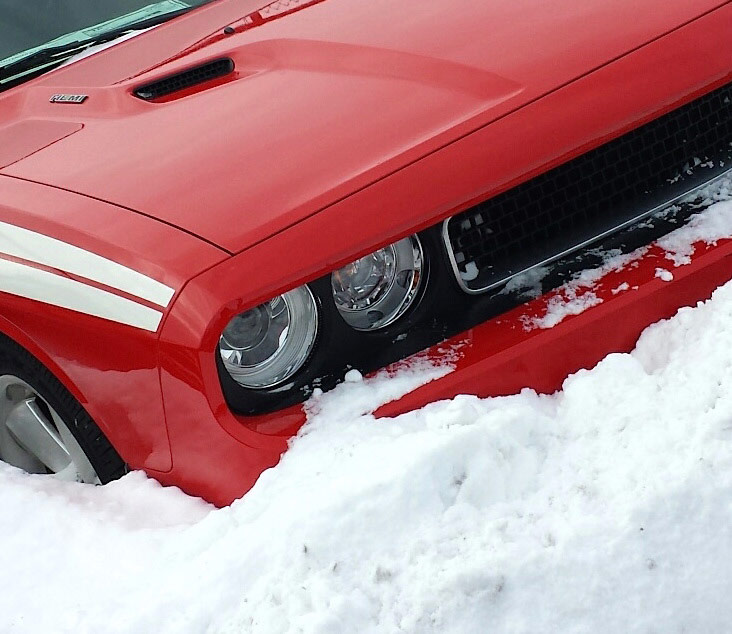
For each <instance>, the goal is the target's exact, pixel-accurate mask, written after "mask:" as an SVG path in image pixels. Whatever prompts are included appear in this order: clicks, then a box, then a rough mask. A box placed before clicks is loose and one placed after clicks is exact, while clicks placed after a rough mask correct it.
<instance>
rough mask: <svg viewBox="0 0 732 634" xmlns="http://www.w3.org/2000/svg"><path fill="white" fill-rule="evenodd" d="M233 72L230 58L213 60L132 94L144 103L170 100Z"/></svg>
mask: <svg viewBox="0 0 732 634" xmlns="http://www.w3.org/2000/svg"><path fill="white" fill-rule="evenodd" d="M233 70H234V62H233V61H232V60H231V59H230V58H228V57H225V58H223V59H215V60H213V61H211V62H206V63H205V64H198V65H197V66H194V67H192V68H188V69H186V70H184V71H181V72H179V73H175V74H173V75H168V76H167V77H163V78H162V79H158V80H156V81H154V82H151V83H149V84H145V85H144V86H139V87H138V88H135V90H134V93H133V94H134V95H135V96H136V97H139V98H140V99H144V100H145V101H156V100H159V99H163V98H165V97H168V98H170V96H171V95H175V94H176V93H182V92H184V91H186V94H190V91H191V90H192V89H195V88H199V89H202V88H203V87H205V86H206V85H208V84H210V82H213V81H215V80H217V79H220V78H222V77H226V76H227V75H229V74H231V72H232V71H233Z"/></svg>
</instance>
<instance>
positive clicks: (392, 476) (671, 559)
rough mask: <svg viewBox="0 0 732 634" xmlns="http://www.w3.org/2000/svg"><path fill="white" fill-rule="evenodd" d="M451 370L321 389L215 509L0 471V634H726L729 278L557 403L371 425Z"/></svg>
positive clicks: (531, 399) (731, 507)
mask: <svg viewBox="0 0 732 634" xmlns="http://www.w3.org/2000/svg"><path fill="white" fill-rule="evenodd" d="M710 212H711V214H712V215H710V216H708V217H710V218H717V219H720V218H730V217H732V203H717V204H716V205H714V206H713V207H712V208H711V209H710ZM707 228H708V227H707ZM697 229H698V227H697ZM687 231H689V230H687ZM694 235H698V234H694ZM718 235H719V232H717V233H715V234H714V235H710V236H707V237H708V238H709V239H713V238H714V237H715V236H717V237H718ZM676 238H679V236H678V235H677V236H676ZM669 240H671V242H669V243H668V244H669V248H670V249H671V247H672V246H673V247H674V248H673V249H671V250H672V251H674V253H676V254H677V258H678V261H671V260H669V265H668V269H669V271H673V268H674V265H675V264H679V265H682V266H683V259H684V253H686V252H685V251H683V244H688V240H687V241H686V242H683V241H682V242H683V244H681V243H677V244H675V245H673V244H672V242H673V240H674V238H669ZM687 255H688V253H687ZM731 273H732V272H731ZM448 370H449V368H445V367H424V366H421V367H416V368H411V369H407V370H405V371H404V372H403V373H402V374H401V375H399V376H397V377H396V378H386V377H383V376H382V377H378V378H375V379H369V380H361V379H360V377H358V376H357V375H353V376H351V377H350V379H351V380H349V381H348V382H346V383H344V384H343V385H342V386H340V387H339V388H338V389H336V390H335V391H333V392H330V393H328V394H325V395H319V396H318V397H317V398H316V399H315V400H314V401H313V402H311V403H310V404H309V406H308V407H309V412H310V415H309V422H308V424H307V425H306V427H305V428H304V430H303V432H302V433H301V435H300V436H298V438H296V439H295V440H294V441H293V443H292V448H291V450H290V451H289V452H288V453H287V454H286V455H285V456H284V458H283V460H282V462H281V463H280V465H279V466H277V467H276V468H274V469H271V470H270V471H268V472H266V473H265V474H264V475H263V476H262V478H261V479H260V481H259V482H258V483H257V485H256V486H255V488H254V489H253V490H252V491H251V492H250V493H249V494H248V495H247V496H245V498H243V499H242V500H239V501H238V502H236V503H235V504H233V505H232V506H231V507H229V508H226V509H221V510H214V509H213V508H212V507H210V506H208V505H207V504H205V503H203V502H201V501H200V500H197V499H193V498H189V497H187V496H185V495H184V494H183V493H181V492H180V491H178V490H175V489H163V488H161V487H160V486H159V485H157V484H156V483H155V482H154V481H151V480H148V479H146V478H145V476H144V475H142V474H141V473H131V474H129V475H128V476H126V477H125V478H123V479H122V480H121V481H118V482H115V483H112V484H110V485H108V486H106V487H98V488H94V487H88V486H83V485H76V484H71V483H64V482H58V481H55V480H52V479H49V478H47V477H43V476H30V475H25V474H23V473H21V472H19V471H17V470H15V469H12V468H10V467H7V466H3V465H0V508H2V513H0V589H1V591H0V632H3V633H6V632H7V633H10V632H18V633H19V632H29V633H33V634H37V633H39V632H44V633H56V632H69V633H74V634H80V633H84V632H90V633H95V634H96V633H99V632H106V633H114V632H124V633H141V634H148V633H150V634H152V633H164V632H183V633H189V632H190V633H199V632H211V633H213V632H218V633H224V632H242V633H249V632H252V633H267V634H273V633H279V632H292V633H294V632H308V633H319V634H345V633H349V632H354V633H359V634H361V633H370V632H379V633H381V632H384V633H389V634H390V633H393V632H413V633H431V632H440V633H451V632H455V633H461V634H463V633H476V634H478V633H481V634H482V633H484V632H562V633H563V634H566V633H569V632H592V633H602V632H608V633H613V634H615V633H618V632H623V633H626V632H659V633H661V632H662V633H668V632H699V633H705V634H706V633H716V632H719V633H722V632H729V631H730V629H731V628H732V626H731V625H730V623H732V601H730V597H731V596H732V282H731V283H728V284H727V285H726V286H723V287H722V288H720V289H718V290H717V291H716V293H715V294H714V296H713V297H712V299H711V300H709V301H707V302H706V303H704V304H700V305H699V306H697V307H694V308H685V309H683V310H681V311H680V312H679V313H678V314H677V315H676V316H675V317H674V318H672V319H670V320H668V321H665V322H662V323H658V324H655V325H653V326H651V327H650V328H648V329H647V330H646V331H645V333H644V334H643V335H642V337H641V339H640V341H639V342H638V345H637V347H636V349H635V350H634V351H633V352H632V353H630V354H611V355H609V356H608V357H607V358H606V359H605V360H603V361H602V362H601V363H600V364H599V365H598V366H597V367H595V368H594V369H592V370H590V371H582V372H579V373H577V374H576V375H573V376H571V377H569V378H567V380H566V381H565V383H564V386H563V389H562V391H560V392H558V393H556V394H554V395H550V396H548V395H544V396H540V395H537V394H535V393H534V392H532V391H530V390H525V391H524V392H522V393H521V394H518V395H515V396H510V397H504V398H493V399H484V400H481V399H478V398H474V397H468V396H461V397H457V398H455V399H453V400H451V401H446V402H440V403H433V404H431V405H428V406H427V407H425V408H424V409H422V410H419V411H415V412H412V413H409V414H405V415H403V416H400V417H398V418H396V419H390V420H375V419H374V418H373V417H372V416H371V415H370V414H369V413H368V412H369V411H370V410H372V409H373V408H374V407H375V406H376V405H378V404H379V403H380V402H384V401H386V400H389V399H391V398H393V397H394V396H395V394H398V393H399V392H403V391H405V390H408V389H410V388H412V387H414V385H416V384H418V383H421V382H423V381H425V380H428V379H430V378H433V377H434V376H437V375H438V374H439V373H441V372H445V371H448Z"/></svg>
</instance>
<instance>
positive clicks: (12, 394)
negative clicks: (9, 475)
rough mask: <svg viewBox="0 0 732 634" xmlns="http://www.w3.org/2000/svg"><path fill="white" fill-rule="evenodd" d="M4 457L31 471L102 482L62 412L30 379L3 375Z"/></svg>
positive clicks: (0, 420)
mask: <svg viewBox="0 0 732 634" xmlns="http://www.w3.org/2000/svg"><path fill="white" fill-rule="evenodd" d="M0 460H3V461H4V462H7V463H8V464H11V465H13V466H14V467H19V468H20V469H23V470H24V471H27V472H29V473H44V474H51V475H53V476H54V477H56V478H59V479H60V480H68V481H72V482H73V481H76V482H87V483H90V484H100V480H99V477H98V476H97V473H96V471H95V470H94V467H92V465H91V463H90V462H89V459H88V458H87V457H86V454H85V453H84V451H83V450H82V448H81V447H80V446H79V443H78V442H77V440H76V438H74V436H73V434H72V433H71V432H70V431H69V428H68V427H67V425H66V423H64V421H63V419H62V418H61V416H59V415H58V413H57V412H56V411H55V410H54V409H53V408H52V407H51V406H50V405H49V404H48V403H47V402H46V401H45V400H43V398H42V397H41V396H40V395H39V394H38V393H37V392H36V391H35V390H34V389H33V388H32V387H31V386H30V385H28V383H26V382H25V381H23V380H22V379H20V378H18V377H17V376H13V375H11V374H5V375H2V376H0Z"/></svg>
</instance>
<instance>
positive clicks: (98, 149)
mask: <svg viewBox="0 0 732 634" xmlns="http://www.w3.org/2000/svg"><path fill="white" fill-rule="evenodd" d="M277 4H278V5H279V6H281V5H283V4H291V5H296V4H302V2H298V1H297V0H279V2H278V3H277ZM723 4H726V3H725V2H722V1H720V0H665V1H664V2H660V0H658V1H656V2H646V3H639V2H638V0H589V1H588V2H577V1H576V0H560V2H546V0H515V1H512V2H506V1H504V0H483V1H479V0H476V1H473V2H455V0H430V1H429V2H425V0H370V1H369V2H363V1H362V0H325V1H324V2H316V3H314V4H312V5H311V6H309V7H307V8H306V9H305V10H302V11H298V12H294V13H291V14H288V15H285V16H284V17H282V18H281V19H277V20H273V21H271V22H266V23H264V24H262V25H261V26H258V27H257V28H250V29H247V30H244V31H241V32H237V33H236V34H234V35H230V36H223V34H222V29H223V27H224V26H225V25H227V24H229V23H231V22H234V21H235V20H236V19H237V18H241V17H242V15H243V14H246V13H247V12H248V11H251V10H253V9H255V8H256V7H257V6H258V5H261V1H260V2H248V3H247V2H244V3H242V2H240V1H239V2H235V1H233V0H219V2H214V3H213V4H211V5H208V6H206V7H203V8H201V9H199V10H197V11H194V12H192V13H191V14H189V15H187V16H184V17H183V18H179V19H177V20H174V21H172V22H170V23H168V24H165V25H163V26H161V27H158V28H156V29H153V30H151V31H149V32H146V33H143V34H141V35H139V36H137V37H135V38H133V39H131V40H129V41H127V42H122V43H120V44H118V45H116V46H113V47H112V48H109V49H107V50H104V51H101V52H99V53H97V54H95V55H93V56H91V57H88V58H86V59H82V60H79V61H77V62H75V63H73V64H70V65H69V66H67V67H64V68H61V69H58V70H56V71H53V72H51V73H48V74H47V75H44V76H41V77H40V78H38V79H36V80H34V81H32V82H29V83H27V84H24V85H21V86H19V87H16V88H14V89H11V90H10V91H8V92H7V93H5V94H4V95H3V96H2V97H0V121H1V122H2V124H0V126H1V127H0V148H5V149H4V151H0V167H3V166H4V168H3V169H2V170H0V173H4V174H8V175H12V176H17V177H20V178H24V179H28V180H34V181H40V182H43V183H46V184H50V185H53V186H56V187H60V188H64V189H67V190H71V191H74V192H78V193H82V194H85V195H88V196H92V197H95V198H98V199H102V200H105V201H109V202H112V203H115V204H117V205H120V206H123V207H127V208H129V209H133V210H136V211H138V212H140V213H143V214H146V215H149V216H152V217H155V218H158V219H160V220H162V221H164V222H166V223H169V224H172V225H175V226H178V227H180V228H182V229H184V230H186V231H189V232H192V233H194V234H196V235H198V236H200V237H202V238H204V239H206V240H208V241H210V242H212V243H215V244H216V245H219V246H221V247H223V248H225V249H227V250H229V251H231V252H236V251H240V250H241V249H243V248H246V247H247V246H248V245H251V244H253V243H255V242H257V241H260V240H262V239H264V238H266V237H267V236H269V235H272V234H273V233H275V232H277V231H279V230H282V229H283V228H285V227H287V226H289V225H291V224H293V223H295V222H297V221H298V220H300V219H302V218H304V217H306V216H308V215H310V214H312V213H314V212H315V211H317V210H319V209H321V208H323V207H324V206H327V205H328V204H330V203H332V202H334V201H337V200H339V199H341V198H343V197H344V196H346V195H348V194H349V193H351V192H353V191H355V190H357V189H359V188H361V187H364V186H366V185H368V184H369V183H371V182H374V181H375V180H377V179H379V178H381V177H383V176H384V175H385V174H388V173H390V172H392V171H394V170H395V169H398V168H399V167H400V166H402V165H404V164H406V163H408V162H411V161H414V160H415V159H417V158H419V157H420V156H423V155H425V154H427V153H429V152H430V151H432V150H434V149H436V148H437V147H440V146H442V145H444V144H446V143H448V142H450V141H451V140H453V139H455V138H457V137H458V136H461V135H464V134H466V133H467V132H469V131H471V130H474V129H476V128H478V127H480V126H483V125H485V124H486V123H489V122H490V121H492V120H494V119H496V118H497V117H500V116H501V115H503V114H505V113H507V112H509V111H511V110H514V109H516V108H518V107H520V106H522V105H523V104H526V103H528V102H529V101H532V100H534V99H536V98H537V97H539V96H541V95H543V94H546V93H547V92H549V91H551V90H552V89H554V88H557V87H559V86H561V85H563V84H565V83H567V82H568V81H571V80H572V79H575V78H577V77H579V76H581V75H583V74H586V73H587V72H589V71H591V70H593V69H595V68H597V67H598V66H601V65H603V64H605V63H607V62H608V61H610V60H612V59H614V58H616V57H618V56H620V55H622V54H624V53H626V52H628V51H630V50H633V49H634V48H637V47H639V46H641V45H643V44H644V43H646V42H648V41H650V40H652V39H654V38H656V37H659V36H661V35H663V34H664V33H666V32H668V31H670V30H673V29H674V28H676V27H678V26H679V25H681V24H683V23H685V22H688V21H690V20H692V19H694V18H695V17H698V16H699V15H701V14H703V13H705V12H708V11H709V10H711V9H713V8H715V7H717V6H721V5H723ZM241 24H242V22H239V25H241ZM211 34H214V36H213V37H208V38H207V36H209V35H211ZM202 40H203V41H202ZM221 56H229V57H231V58H232V59H233V60H234V62H235V64H236V75H235V79H234V80H233V81H229V82H226V83H223V84H220V85H217V86H215V87H213V88H209V89H207V90H203V91H201V92H198V93H196V94H189V95H186V96H182V97H181V98H178V99H171V100H169V101H167V102H166V103H155V104H153V103H147V102H143V101H141V100H139V99H137V98H136V97H134V96H132V94H131V90H132V89H133V88H134V87H136V86H138V85H140V84H142V83H147V82H149V81H150V80H151V79H155V78H158V77H162V76H166V75H168V74H170V73H173V72H177V71H179V70H181V69H185V68H187V67H189V66H191V65H194V64H197V63H199V62H202V61H206V60H210V59H215V58H218V57H221ZM54 93H84V94H88V95H89V98H88V99H87V100H86V101H85V102H84V103H83V104H58V103H49V101H48V99H49V96H50V95H51V94H54ZM40 122H42V123H40ZM31 130H32V131H33V132H31ZM41 148H43V149H41ZM387 209H388V207H387V201H385V208H384V210H382V209H374V213H383V212H387V213H388V211H387Z"/></svg>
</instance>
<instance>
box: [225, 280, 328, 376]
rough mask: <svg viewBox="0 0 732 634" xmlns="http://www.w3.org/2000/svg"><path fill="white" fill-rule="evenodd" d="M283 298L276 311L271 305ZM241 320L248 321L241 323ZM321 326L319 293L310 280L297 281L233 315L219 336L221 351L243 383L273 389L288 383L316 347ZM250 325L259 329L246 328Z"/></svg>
mask: <svg viewBox="0 0 732 634" xmlns="http://www.w3.org/2000/svg"><path fill="white" fill-rule="evenodd" d="M280 303H281V304H282V306H280V310H278V312H277V313H276V314H275V313H274V312H273V307H274V306H275V305H276V304H280ZM255 313H256V315H255ZM285 313H286V315H285ZM242 320H246V321H245V323H244V324H241V325H240V322H241V321H242ZM265 320H266V321H267V323H266V324H264V323H263V322H264V321H265ZM277 322H279V323H277ZM237 326H239V327H238V328H237ZM318 326H319V316H318V305H317V302H316V300H315V296H314V295H313V293H312V291H311V290H310V288H309V287H308V286H307V285H303V286H298V287H297V288H294V289H292V290H290V291H287V292H286V293H283V294H281V295H278V296H276V297H274V298H272V299H271V300H269V301H267V302H264V303H262V304H259V305H258V306H255V307H253V308H251V309H249V310H247V311H244V312H242V313H239V314H237V315H235V316H234V317H233V318H232V319H231V320H230V321H229V322H228V324H227V325H226V327H225V328H224V330H223V332H222V333H221V336H220V337H219V344H218V353H219V355H220V356H221V360H222V362H223V366H224V368H225V369H226V371H227V372H228V374H229V375H230V376H231V378H232V379H234V381H236V382H237V383H238V384H239V385H241V386H242V387H244V388H246V389H251V390H264V389H269V388H273V387H276V386H280V385H283V384H285V383H287V382H288V381H289V380H290V379H291V378H292V377H293V376H294V375H295V374H296V373H297V372H298V371H299V370H300V369H301V368H302V367H303V366H304V365H305V363H306V362H307V360H308V358H309V357H310V355H311V354H312V352H313V348H314V347H315V342H316V340H317V336H318ZM252 327H256V330H257V331H256V333H253V334H252V333H251V332H245V331H246V330H247V329H249V331H251V330H252ZM227 330H230V332H229V333H227ZM237 337H238V338H239V339H240V341H239V342H237V341H236V338H237ZM247 337H249V338H248V339H247ZM273 345H274V348H272V346H273ZM267 349H270V350H272V351H271V352H270V353H267Z"/></svg>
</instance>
